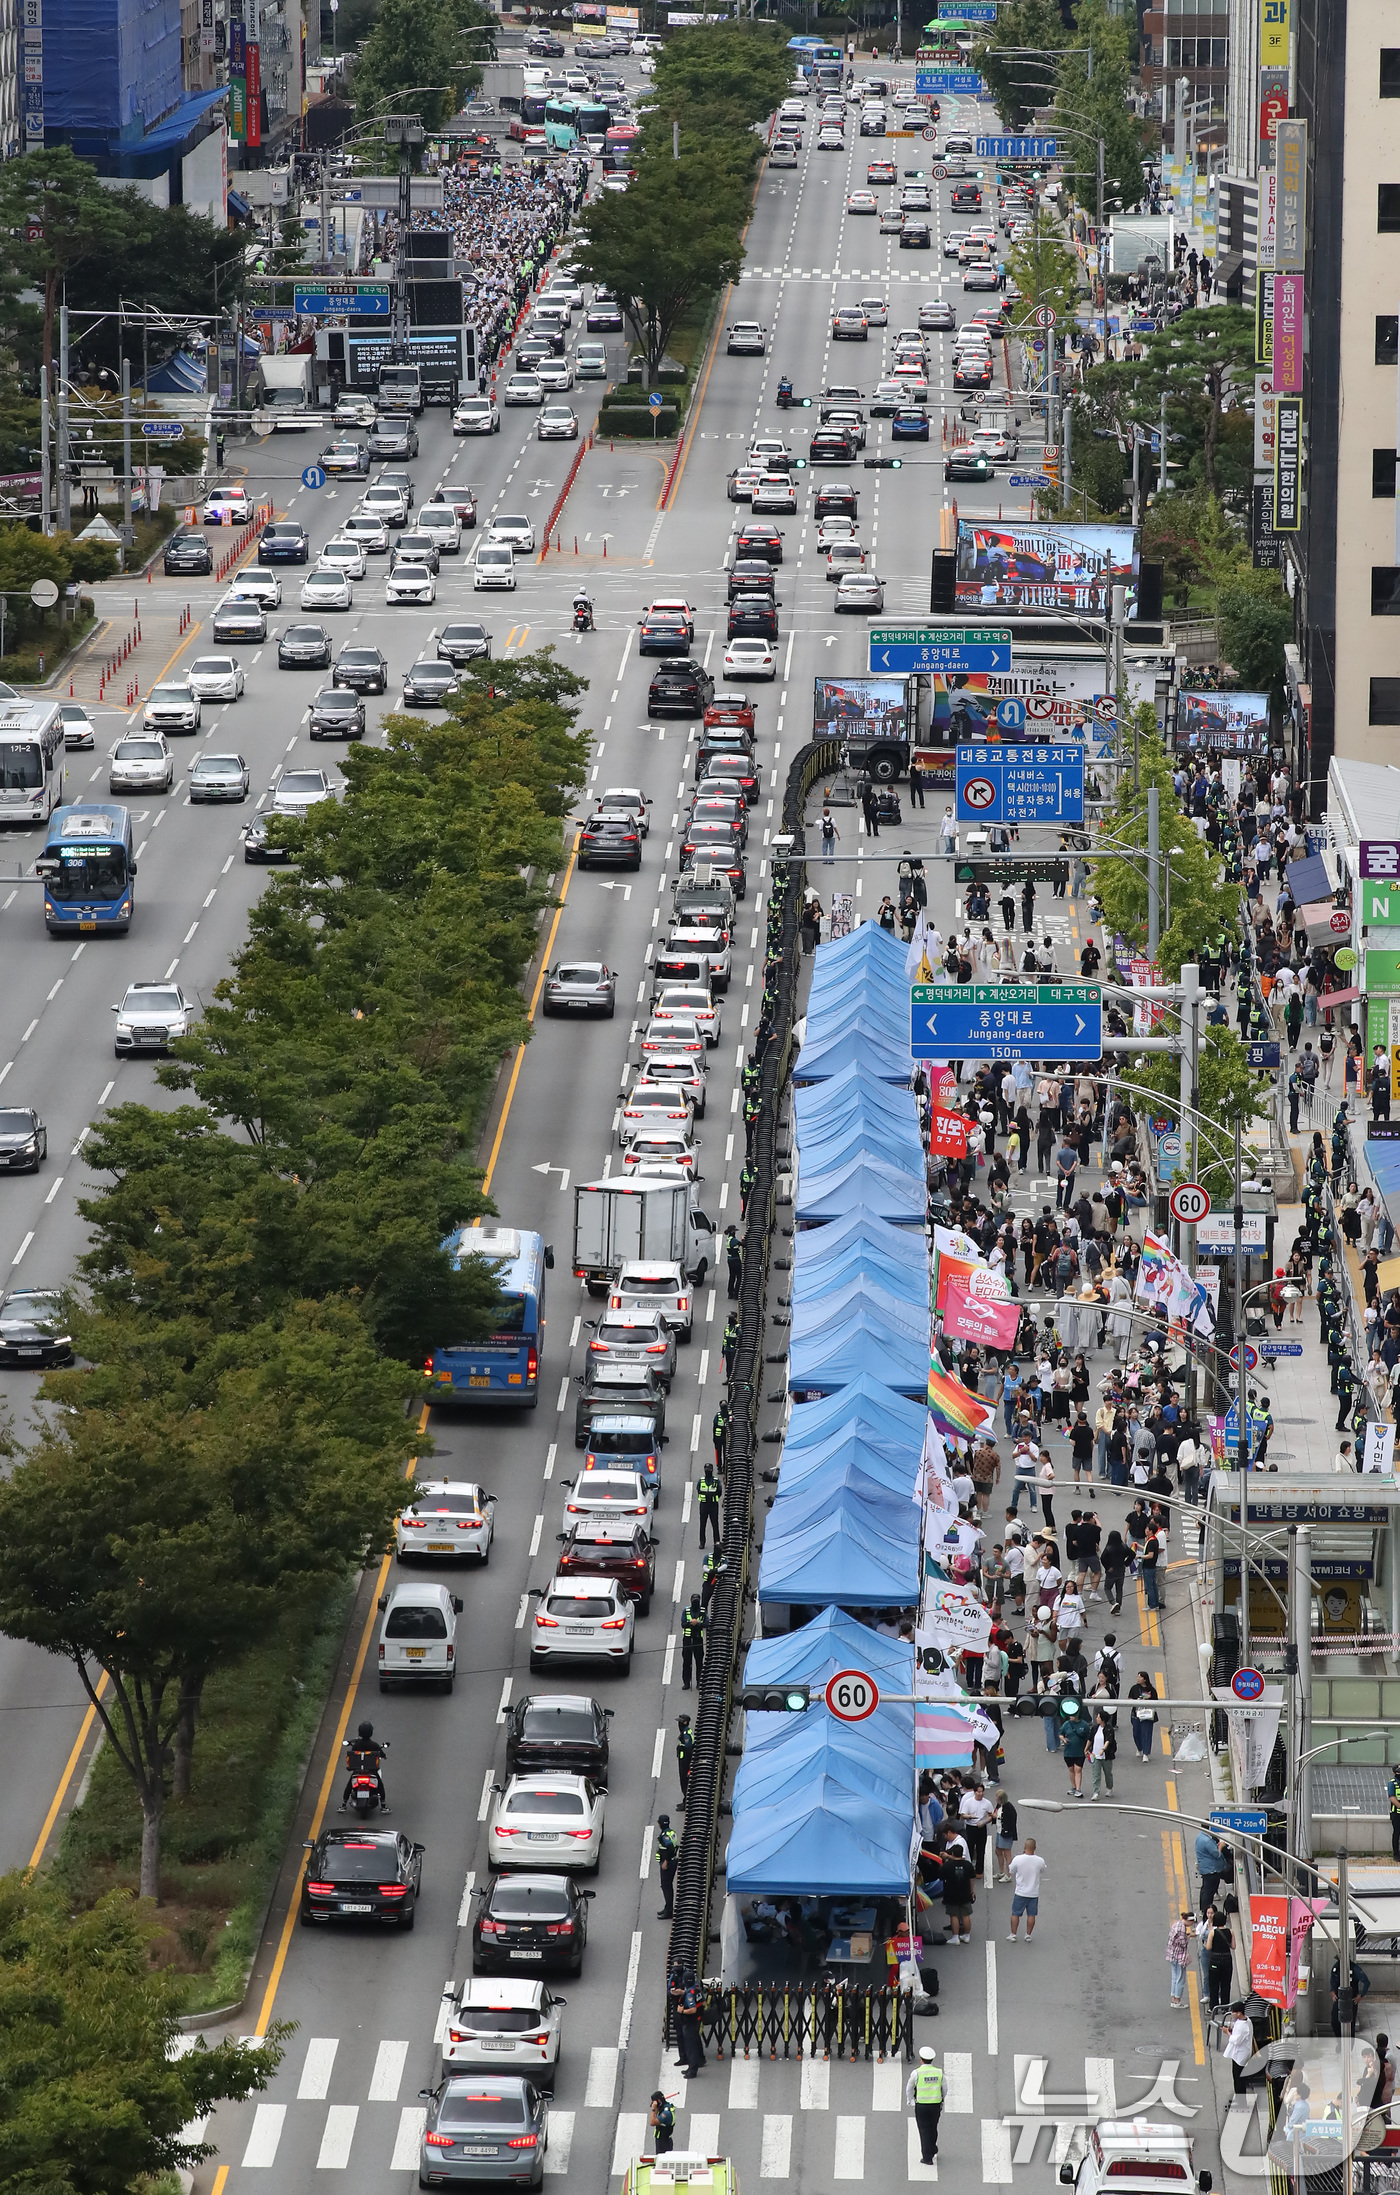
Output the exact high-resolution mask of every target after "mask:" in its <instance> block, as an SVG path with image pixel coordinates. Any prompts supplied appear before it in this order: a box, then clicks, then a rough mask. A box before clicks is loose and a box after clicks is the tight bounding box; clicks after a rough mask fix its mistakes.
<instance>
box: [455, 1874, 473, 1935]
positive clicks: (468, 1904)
mask: <svg viewBox="0 0 1400 2195" xmlns="http://www.w3.org/2000/svg"><path fill="white" fill-rule="evenodd" d="M475 1890H476V1869H475V1868H469V1869H468V1871H467V1879H466V1881H465V1882H464V1883H463V1885H462V1902H461V1904H460V1905H459V1906H458V1908H457V1926H458V1927H459V1928H465V1927H466V1925H467V1923H468V1921H469V1920H470V1919H471V1917H472V1896H473V1894H474V1892H475Z"/></svg>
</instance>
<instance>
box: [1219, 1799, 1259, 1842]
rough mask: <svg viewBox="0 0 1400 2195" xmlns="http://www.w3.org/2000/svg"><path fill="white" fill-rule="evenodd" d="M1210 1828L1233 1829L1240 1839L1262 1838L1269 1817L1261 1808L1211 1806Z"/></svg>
mask: <svg viewBox="0 0 1400 2195" xmlns="http://www.w3.org/2000/svg"><path fill="white" fill-rule="evenodd" d="M1210 1826H1211V1828H1212V1829H1233V1830H1234V1832H1235V1834H1236V1835H1237V1836H1240V1837H1262V1836H1263V1834H1264V1832H1265V1830H1266V1829H1267V1828H1268V1826H1269V1817H1268V1815H1267V1814H1266V1813H1265V1811H1264V1809H1263V1807H1262V1806H1213V1807H1212V1808H1211V1810H1210Z"/></svg>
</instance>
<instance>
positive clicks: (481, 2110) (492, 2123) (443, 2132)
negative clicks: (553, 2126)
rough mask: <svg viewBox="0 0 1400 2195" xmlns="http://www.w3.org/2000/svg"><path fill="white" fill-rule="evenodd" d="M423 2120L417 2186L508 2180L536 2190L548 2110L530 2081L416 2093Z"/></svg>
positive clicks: (460, 2083)
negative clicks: (423, 2103)
mask: <svg viewBox="0 0 1400 2195" xmlns="http://www.w3.org/2000/svg"><path fill="white" fill-rule="evenodd" d="M419 2094H420V2095H421V2096H423V2097H425V2098H426V2099H427V2107H428V2108H427V2118H426V2120H425V2122H424V2126H423V2142H422V2148H421V2151H420V2154H419V2159H418V2185H419V2186H420V2187H441V2186H442V2185H443V2184H444V2183H446V2182H454V2183H455V2182H456V2181H458V2180H507V2181H511V2182H515V2183H518V2184H519V2185H521V2186H524V2187H539V2186H541V2185H542V2184H543V2180H544V2153H545V2146H546V2141H547V2133H546V2128H547V2122H548V2118H549V2108H548V2106H547V2104H546V2103H545V2099H544V2093H543V2091H542V2090H541V2089H539V2088H537V2087H536V2086H535V2084H534V2082H533V2081H527V2080H522V2079H520V2078H518V2077H517V2076H516V2075H514V2074H509V2075H506V2076H504V2077H502V2078H499V2079H497V2078H495V2077H493V2078H491V2079H490V2080H487V2079H485V2078H484V2077H483V2076H482V2075H481V2074H479V2073H477V2074H472V2075H471V2076H469V2077H468V2078H467V2079H465V2080H463V2079H454V2080H449V2081H443V2082H442V2083H441V2085H440V2086H439V2087H438V2088H435V2089H432V2088H424V2089H420V2091H419Z"/></svg>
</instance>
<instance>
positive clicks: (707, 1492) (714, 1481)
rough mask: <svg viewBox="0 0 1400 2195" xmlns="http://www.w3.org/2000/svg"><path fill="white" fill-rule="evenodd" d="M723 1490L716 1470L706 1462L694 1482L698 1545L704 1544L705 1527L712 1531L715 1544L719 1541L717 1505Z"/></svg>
mask: <svg viewBox="0 0 1400 2195" xmlns="http://www.w3.org/2000/svg"><path fill="white" fill-rule="evenodd" d="M723 1492H724V1482H723V1480H722V1479H721V1478H720V1476H719V1474H718V1472H717V1471H715V1470H713V1469H712V1468H711V1466H710V1465H709V1464H706V1466H705V1468H704V1470H703V1471H702V1472H701V1474H700V1476H699V1478H698V1479H697V1480H696V1482H695V1498H696V1500H697V1501H698V1502H699V1504H700V1545H701V1546H702V1547H703V1546H704V1544H705V1530H706V1527H707V1526H708V1528H709V1529H710V1531H712V1532H713V1533H714V1536H715V1546H716V1547H718V1546H719V1543H720V1524H719V1505H720V1497H721V1495H722V1494H723Z"/></svg>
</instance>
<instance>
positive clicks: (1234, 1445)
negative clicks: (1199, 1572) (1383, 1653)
mask: <svg viewBox="0 0 1400 2195" xmlns="http://www.w3.org/2000/svg"><path fill="white" fill-rule="evenodd" d="M953 1057H954V1058H955V1059H956V1058H957V1054H956V1052H955V1053H954V1054H953ZM1263 1435H1264V1428H1263V1425H1262V1423H1261V1422H1260V1420H1259V1419H1257V1418H1251V1419H1250V1421H1249V1453H1250V1458H1251V1460H1252V1459H1253V1457H1254V1456H1255V1454H1256V1453H1257V1451H1258V1447H1259V1443H1260V1441H1261V1440H1262V1438H1263ZM1222 1438H1223V1439H1224V1443H1225V1468H1226V1470H1227V1471H1233V1470H1234V1468H1235V1458H1236V1457H1237V1456H1238V1455H1239V1452H1240V1413H1239V1410H1238V1408H1237V1407H1236V1405H1235V1404H1234V1403H1233V1402H1232V1403H1231V1405H1230V1407H1229V1409H1228V1410H1227V1411H1226V1413H1225V1425H1224V1431H1223V1435H1222Z"/></svg>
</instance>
